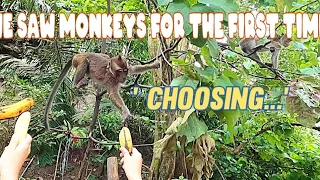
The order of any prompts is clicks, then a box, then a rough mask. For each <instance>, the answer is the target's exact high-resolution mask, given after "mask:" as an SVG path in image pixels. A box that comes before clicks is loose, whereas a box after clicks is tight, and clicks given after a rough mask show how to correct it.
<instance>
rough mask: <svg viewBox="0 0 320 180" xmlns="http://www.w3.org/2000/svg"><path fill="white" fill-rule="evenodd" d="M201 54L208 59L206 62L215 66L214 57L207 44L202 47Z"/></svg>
mask: <svg viewBox="0 0 320 180" xmlns="http://www.w3.org/2000/svg"><path fill="white" fill-rule="evenodd" d="M201 55H202V56H203V58H204V59H205V60H206V63H207V64H208V65H209V66H213V62H212V58H211V56H210V51H209V48H208V47H207V46H203V47H202V48H201Z"/></svg>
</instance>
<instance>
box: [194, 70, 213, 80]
mask: <svg viewBox="0 0 320 180" xmlns="http://www.w3.org/2000/svg"><path fill="white" fill-rule="evenodd" d="M194 69H195V70H196V71H197V73H198V74H199V75H200V76H201V77H203V78H205V79H206V80H208V81H213V80H214V79H215V78H216V76H217V75H218V69H217V68H215V67H205V68H204V69H200V68H198V67H195V68H194Z"/></svg>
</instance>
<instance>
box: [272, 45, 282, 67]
mask: <svg viewBox="0 0 320 180" xmlns="http://www.w3.org/2000/svg"><path fill="white" fill-rule="evenodd" d="M279 55H280V50H279V49H275V50H274V51H273V53H272V56H271V62H272V67H273V68H274V69H278V65H279V62H278V58H279Z"/></svg>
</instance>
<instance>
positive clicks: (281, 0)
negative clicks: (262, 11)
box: [275, 0, 294, 11]
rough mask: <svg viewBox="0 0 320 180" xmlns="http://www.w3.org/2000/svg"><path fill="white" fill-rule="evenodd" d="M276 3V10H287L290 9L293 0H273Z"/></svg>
mask: <svg viewBox="0 0 320 180" xmlns="http://www.w3.org/2000/svg"><path fill="white" fill-rule="evenodd" d="M275 1H276V5H277V7H278V11H284V9H286V10H287V11H290V9H291V8H292V3H293V2H294V1H293V0H275Z"/></svg>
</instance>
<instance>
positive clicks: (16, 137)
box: [8, 134, 19, 150]
mask: <svg viewBox="0 0 320 180" xmlns="http://www.w3.org/2000/svg"><path fill="white" fill-rule="evenodd" d="M18 143H19V135H17V134H13V135H12V137H11V140H10V143H9V145H8V149H10V150H13V149H15V148H16V147H17V145H18Z"/></svg>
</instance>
